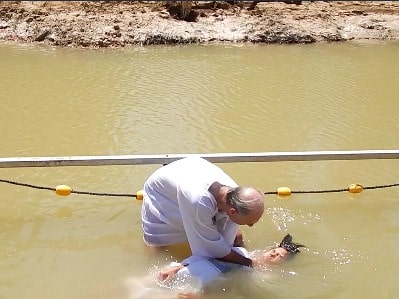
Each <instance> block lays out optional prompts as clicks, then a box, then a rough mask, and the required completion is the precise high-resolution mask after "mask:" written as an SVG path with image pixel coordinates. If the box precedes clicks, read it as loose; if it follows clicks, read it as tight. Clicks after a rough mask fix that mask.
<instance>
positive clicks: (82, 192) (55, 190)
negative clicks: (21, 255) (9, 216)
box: [0, 179, 399, 198]
mask: <svg viewBox="0 0 399 299" xmlns="http://www.w3.org/2000/svg"><path fill="white" fill-rule="evenodd" d="M0 182H1V183H6V184H10V185H16V186H22V187H28V188H32V189H39V190H49V191H53V192H57V188H52V187H45V186H38V185H33V184H27V183H21V182H16V181H11V180H5V179H0ZM353 185H356V186H360V187H361V190H360V189H359V190H360V191H358V192H351V186H349V187H347V188H341V189H327V190H299V191H295V190H292V191H291V190H289V189H288V188H287V189H288V190H289V193H290V194H321V193H339V192H348V191H349V192H351V193H360V192H361V191H362V190H372V189H383V188H392V187H398V186H399V183H394V184H386V185H377V186H366V187H363V186H361V185H359V184H353ZM356 186H355V187H356ZM360 187H359V188H360ZM284 188H286V187H284ZM70 193H73V194H80V195H93V196H108V197H135V198H138V194H128V193H108V192H89V191H77V190H73V189H71V190H70ZM290 194H283V193H282V192H279V190H277V191H268V192H264V195H290ZM68 195H69V194H68Z"/></svg>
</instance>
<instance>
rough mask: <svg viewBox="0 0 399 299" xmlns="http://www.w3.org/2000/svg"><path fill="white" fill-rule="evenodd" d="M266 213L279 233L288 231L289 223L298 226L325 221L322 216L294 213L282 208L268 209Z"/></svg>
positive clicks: (300, 212)
mask: <svg viewBox="0 0 399 299" xmlns="http://www.w3.org/2000/svg"><path fill="white" fill-rule="evenodd" d="M265 213H266V214H267V215H269V217H270V218H271V220H272V222H273V224H274V225H275V226H276V228H277V230H279V231H285V232H287V231H288V224H289V222H293V224H295V223H294V222H297V223H298V224H311V223H314V222H316V221H319V220H323V219H322V217H321V216H320V215H317V214H314V213H303V212H302V211H300V210H299V211H293V210H289V209H284V208H282V207H275V208H268V209H266V211H265Z"/></svg>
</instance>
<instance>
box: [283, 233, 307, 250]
mask: <svg viewBox="0 0 399 299" xmlns="http://www.w3.org/2000/svg"><path fill="white" fill-rule="evenodd" d="M278 247H282V248H284V249H285V250H287V251H288V252H290V253H297V252H300V250H299V247H305V245H301V244H298V243H294V242H292V237H291V235H290V234H287V235H286V236H285V237H284V239H283V240H282V241H281V243H280V245H279V246H278Z"/></svg>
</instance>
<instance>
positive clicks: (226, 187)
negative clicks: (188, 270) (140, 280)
mask: <svg viewBox="0 0 399 299" xmlns="http://www.w3.org/2000/svg"><path fill="white" fill-rule="evenodd" d="M263 212H264V203H263V194H262V192H260V191H259V190H258V189H255V188H253V187H243V186H238V185H237V183H236V182H235V181H234V180H233V179H232V178H231V177H230V176H228V175H227V174H226V173H225V172H224V171H223V170H222V169H220V168H219V167H217V166H216V165H214V164H212V163H210V162H208V161H207V160H205V159H202V158H200V157H189V158H183V159H180V160H177V161H175V162H172V163H170V164H168V165H166V166H163V167H161V168H160V169H158V170H156V171H155V172H154V173H153V174H152V175H151V176H150V177H149V178H148V179H147V181H146V182H145V184H144V199H143V205H142V210H141V218H142V228H143V238H144V241H145V243H146V244H147V245H148V246H152V247H161V246H167V245H172V244H178V243H185V242H188V243H189V246H190V249H191V253H192V254H193V255H195V256H203V257H211V258H219V259H221V260H224V261H227V262H231V263H236V264H240V265H245V266H253V264H254V263H256V262H255V261H254V260H252V259H251V258H249V257H247V256H244V255H242V254H240V253H239V252H237V251H234V250H233V249H232V248H233V247H234V246H243V239H242V234H241V232H240V230H239V225H248V226H253V225H254V224H255V223H257V222H258V221H259V219H260V218H261V216H262V214H263Z"/></svg>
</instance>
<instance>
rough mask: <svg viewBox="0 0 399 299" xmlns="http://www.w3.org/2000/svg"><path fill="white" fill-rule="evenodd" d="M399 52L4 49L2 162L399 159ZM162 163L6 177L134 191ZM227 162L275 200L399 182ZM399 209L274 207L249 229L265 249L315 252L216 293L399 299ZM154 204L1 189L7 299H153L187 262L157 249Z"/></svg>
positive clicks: (390, 198) (0, 267)
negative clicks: (165, 275)
mask: <svg viewBox="0 0 399 299" xmlns="http://www.w3.org/2000/svg"><path fill="white" fill-rule="evenodd" d="M398 50H399V44H398V43H397V42H356V43H355V42H347V43H342V44H313V45H290V46H281V45H202V46H154V47H132V48H124V49H105V50H83V49H61V48H49V47H44V46H32V45H24V46H17V45H11V44H1V45H0V71H1V74H2V76H1V77H2V78H1V80H0V103H1V118H0V126H1V133H0V136H1V140H2V142H1V147H0V157H39V156H40V157H51V156H79V155H84V156H86V155H87V156H88V155H135V154H141V155H147V154H172V153H174V154H178V153H183V154H185V153H198V154H201V153H228V152H229V153H230V152H232V153H238V152H269V151H277V152H278V151H323V150H369V149H398V148H399V105H398V103H399V102H398V101H399V87H398V78H399V51H398ZM160 166H161V165H159V166H158V165H139V166H97V167H52V168H12V169H5V168H1V169H0V178H1V179H8V180H13V181H18V182H23V183H28V184H33V185H40V186H51V187H54V186H56V185H58V184H67V185H70V186H71V187H73V188H74V189H76V190H81V191H93V192H112V193H135V192H136V191H137V190H140V189H141V188H142V185H143V183H144V181H145V179H146V178H147V177H148V176H149V175H150V174H151V173H152V171H154V170H155V169H157V168H158V167H160ZM220 166H221V167H222V168H223V169H224V170H225V171H226V172H228V173H229V174H231V176H232V177H233V178H234V179H235V180H236V181H237V182H238V183H239V184H243V185H254V186H257V187H258V188H260V189H261V190H262V191H264V192H267V191H273V190H275V189H276V188H277V187H280V186H289V187H291V188H292V189H293V190H314V189H318V190H324V189H336V188H345V187H346V186H348V185H349V184H351V183H361V184H363V185H365V186H375V185H384V184H392V183H398V182H399V161H398V160H363V161H361V160H360V161H318V162H272V163H226V164H220ZM398 200H399V188H398V187H394V188H382V189H377V190H366V191H364V192H363V193H361V194H356V195H350V194H348V193H345V192H342V193H326V194H295V195H293V196H291V197H290V198H285V199H280V198H278V197H276V196H274V195H267V196H265V203H266V207H267V209H266V212H265V214H264V216H263V217H262V219H261V221H260V222H259V223H257V224H256V225H255V226H254V227H252V228H249V227H244V228H243V231H244V234H245V238H246V240H247V242H248V248H249V250H255V249H263V248H268V247H270V246H273V245H275V243H276V242H278V241H280V240H281V238H282V237H283V236H284V235H285V234H286V233H290V234H292V235H293V236H294V240H295V241H297V242H300V243H303V244H305V245H307V248H306V249H303V250H302V252H301V253H300V254H299V255H298V256H297V257H296V258H295V259H292V260H290V261H288V262H287V263H285V264H283V265H281V266H278V267H271V268H270V269H267V270H266V271H264V272H262V273H252V274H251V275H249V274H248V273H244V274H243V273H238V274H237V275H232V276H231V277H229V279H228V280H227V281H224V282H222V283H220V284H217V285H216V286H215V287H214V288H213V292H212V294H211V295H210V297H211V298H229V299H231V298H287V297H291V298H294V297H295V298H393V297H395V296H396V294H397V292H398V291H399V288H398V285H397V265H398V264H399V258H398V254H397V248H398V246H399V220H398V219H399V204H398ZM140 207H141V204H140V202H138V201H136V200H135V199H134V198H122V197H114V198H113V197H107V196H90V195H77V194H74V195H71V196H69V197H58V196H56V195H55V194H54V193H52V192H51V191H47V190H37V189H32V188H27V187H21V186H13V185H9V184H5V183H1V184H0V226H1V229H0V245H1V246H0V298H7V299H12V298H41V299H45V298H49V299H50V298H58V299H64V298H65V299H66V298H140V296H139V295H140V294H139V293H140V291H142V290H143V288H142V287H141V285H140V280H141V279H142V278H143V277H144V276H146V275H148V274H149V273H152V272H154V270H156V269H158V268H159V267H162V266H163V265H165V264H167V263H168V262H170V261H173V260H180V259H181V258H182V257H184V256H185V255H186V254H187V252H186V250H185V249H181V248H172V249H170V250H169V251H165V252H162V253H161V254H158V255H154V254H153V253H151V252H149V251H148V250H147V248H146V247H145V246H144V245H143V241H142V236H141V221H140ZM126 282H127V285H128V287H126V286H127V285H126ZM147 291H148V293H146V294H145V297H149V296H153V298H160V297H161V295H160V294H158V293H154V294H155V295H152V293H151V292H152V291H154V292H155V290H147ZM157 291H159V290H157ZM168 292H171V291H170V290H166V291H165V292H164V293H162V296H169V295H168V294H170V293H168ZM141 295H143V294H142V293H141Z"/></svg>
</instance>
